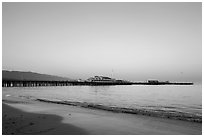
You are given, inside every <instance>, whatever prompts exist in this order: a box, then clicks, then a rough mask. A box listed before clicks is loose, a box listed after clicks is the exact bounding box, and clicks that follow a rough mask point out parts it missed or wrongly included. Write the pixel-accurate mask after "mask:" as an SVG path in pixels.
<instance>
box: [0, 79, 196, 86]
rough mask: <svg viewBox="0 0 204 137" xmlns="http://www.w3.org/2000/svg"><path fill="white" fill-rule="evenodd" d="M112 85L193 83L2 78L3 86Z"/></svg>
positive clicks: (177, 83) (189, 83)
mask: <svg viewBox="0 0 204 137" xmlns="http://www.w3.org/2000/svg"><path fill="white" fill-rule="evenodd" d="M111 85H193V83H191V82H188V83H187V82H173V83H172V82H171V83H170V82H168V83H166V82H158V83H148V82H121V81H116V82H88V81H33V80H32V81H30V80H2V87H42V86H44V87H46V86H111Z"/></svg>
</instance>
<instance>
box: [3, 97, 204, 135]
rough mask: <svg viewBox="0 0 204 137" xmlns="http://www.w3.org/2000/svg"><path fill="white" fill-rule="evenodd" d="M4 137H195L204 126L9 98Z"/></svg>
mask: <svg viewBox="0 0 204 137" xmlns="http://www.w3.org/2000/svg"><path fill="white" fill-rule="evenodd" d="M2 110H3V111H2V112H3V113H2V117H3V124H2V125H3V126H2V134H3V135H12V134H15V135H36V134H41V135H43V134H44V135H75V134H77V135H160V134H161V135H181V134H182V135H191V134H196V135H200V134H202V124H201V123H196V122H187V121H181V120H171V119H164V118H157V117H149V116H142V115H132V114H123V113H113V112H109V111H103V110H96V109H88V108H81V107H77V106H69V105H62V104H52V103H44V102H38V101H34V100H29V99H19V98H12V97H7V98H6V99H3V106H2Z"/></svg>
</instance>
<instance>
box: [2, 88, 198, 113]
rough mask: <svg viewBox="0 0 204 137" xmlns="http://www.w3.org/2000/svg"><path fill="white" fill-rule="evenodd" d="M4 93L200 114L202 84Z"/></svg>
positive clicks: (4, 90) (6, 90)
mask: <svg viewBox="0 0 204 137" xmlns="http://www.w3.org/2000/svg"><path fill="white" fill-rule="evenodd" d="M2 91H3V98H6V97H4V96H6V95H8V94H9V95H11V96H14V97H31V98H46V99H49V100H61V101H71V102H82V103H83V102H87V103H94V104H99V105H104V106H115V107H124V108H133V109H135V108H136V109H147V110H162V111H175V112H184V113H188V114H193V115H198V116H202V86H201V85H175V86H174V85H152V86H151V85H146V86H145V85H118V86H65V87H15V88H3V90H2Z"/></svg>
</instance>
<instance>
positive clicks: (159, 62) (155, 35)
mask: <svg viewBox="0 0 204 137" xmlns="http://www.w3.org/2000/svg"><path fill="white" fill-rule="evenodd" d="M2 18H3V24H2V25H3V39H2V43H3V46H2V55H3V58H2V59H3V61H2V67H3V69H6V70H20V71H34V72H39V73H44V74H52V75H59V76H64V77H69V78H82V79H87V78H89V77H91V76H94V75H104V76H113V77H115V78H119V79H126V80H135V81H138V80H139V81H144V80H147V79H159V80H170V81H193V82H198V81H201V78H202V4H201V2H199V3H198V2H197V3H158V2H155V3H137V2H135V3H5V2H4V3H3V17H2Z"/></svg>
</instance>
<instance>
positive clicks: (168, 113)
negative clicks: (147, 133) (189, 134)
mask: <svg viewBox="0 0 204 137" xmlns="http://www.w3.org/2000/svg"><path fill="white" fill-rule="evenodd" d="M36 100H37V101H41V102H46V103H55V104H63V105H70V106H80V107H83V108H90V109H100V110H105V111H111V112H116V113H128V114H138V115H146V116H153V117H161V118H169V119H176V120H184V121H190V122H198V123H202V116H201V115H196V114H191V113H186V112H179V111H175V110H160V109H145V108H138V109H135V108H125V107H117V106H106V105H103V104H94V103H88V102H75V101H62V100H55V99H52V100H51V99H47V98H37V99H36Z"/></svg>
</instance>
